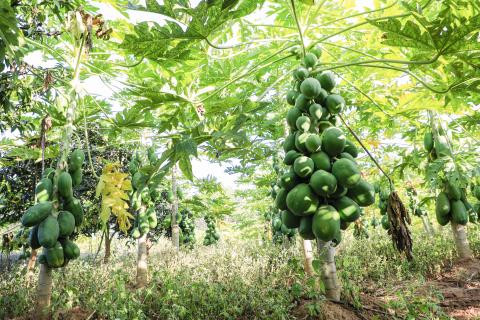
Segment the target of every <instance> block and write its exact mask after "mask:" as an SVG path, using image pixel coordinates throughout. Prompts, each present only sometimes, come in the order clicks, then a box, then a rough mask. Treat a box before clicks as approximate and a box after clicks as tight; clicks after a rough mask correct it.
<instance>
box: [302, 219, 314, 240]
mask: <svg viewBox="0 0 480 320" xmlns="http://www.w3.org/2000/svg"><path fill="white" fill-rule="evenodd" d="M312 220H313V216H307V217H301V220H300V225H299V226H298V234H299V235H300V236H301V237H302V238H303V239H305V240H314V239H315V235H314V234H313V231H312Z"/></svg>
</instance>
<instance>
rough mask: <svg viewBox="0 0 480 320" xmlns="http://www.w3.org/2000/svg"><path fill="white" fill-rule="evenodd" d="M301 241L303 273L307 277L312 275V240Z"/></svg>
mask: <svg viewBox="0 0 480 320" xmlns="http://www.w3.org/2000/svg"><path fill="white" fill-rule="evenodd" d="M302 242H303V246H302V247H303V257H304V259H303V266H304V269H305V274H306V275H307V276H309V277H311V276H313V264H312V262H313V251H312V242H311V241H310V240H302Z"/></svg>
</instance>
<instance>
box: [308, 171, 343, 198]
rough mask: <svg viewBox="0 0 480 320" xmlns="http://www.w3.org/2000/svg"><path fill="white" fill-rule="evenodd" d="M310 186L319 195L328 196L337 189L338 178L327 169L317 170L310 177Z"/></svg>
mask: <svg viewBox="0 0 480 320" xmlns="http://www.w3.org/2000/svg"><path fill="white" fill-rule="evenodd" d="M310 187H311V188H312V190H313V191H315V193H316V194H318V195H319V196H323V197H327V196H329V195H331V194H332V193H334V192H335V190H337V178H335V176H334V175H333V174H331V173H330V172H327V171H325V170H317V171H315V172H314V173H313V175H312V176H311V178H310Z"/></svg>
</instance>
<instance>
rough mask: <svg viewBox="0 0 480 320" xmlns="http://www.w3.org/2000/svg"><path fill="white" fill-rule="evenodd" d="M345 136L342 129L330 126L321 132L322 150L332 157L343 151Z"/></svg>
mask: <svg viewBox="0 0 480 320" xmlns="http://www.w3.org/2000/svg"><path fill="white" fill-rule="evenodd" d="M345 143H346V138H345V134H344V133H343V131H342V130H340V129H339V128H336V127H330V128H328V129H326V130H325V131H324V132H323V133H322V150H323V151H325V152H326V153H327V154H328V155H329V156H331V157H334V156H336V155H339V154H340V153H342V152H343V149H344V148H345Z"/></svg>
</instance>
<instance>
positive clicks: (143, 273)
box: [137, 234, 148, 288]
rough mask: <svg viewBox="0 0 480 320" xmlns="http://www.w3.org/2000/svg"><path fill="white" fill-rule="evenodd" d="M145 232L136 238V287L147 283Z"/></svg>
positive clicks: (141, 286)
mask: <svg viewBox="0 0 480 320" xmlns="http://www.w3.org/2000/svg"><path fill="white" fill-rule="evenodd" d="M147 267H148V265H147V234H143V235H142V236H141V237H140V238H138V252H137V288H143V287H145V286H146V285H147V280H148V279H147V278H148V270H147Z"/></svg>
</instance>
